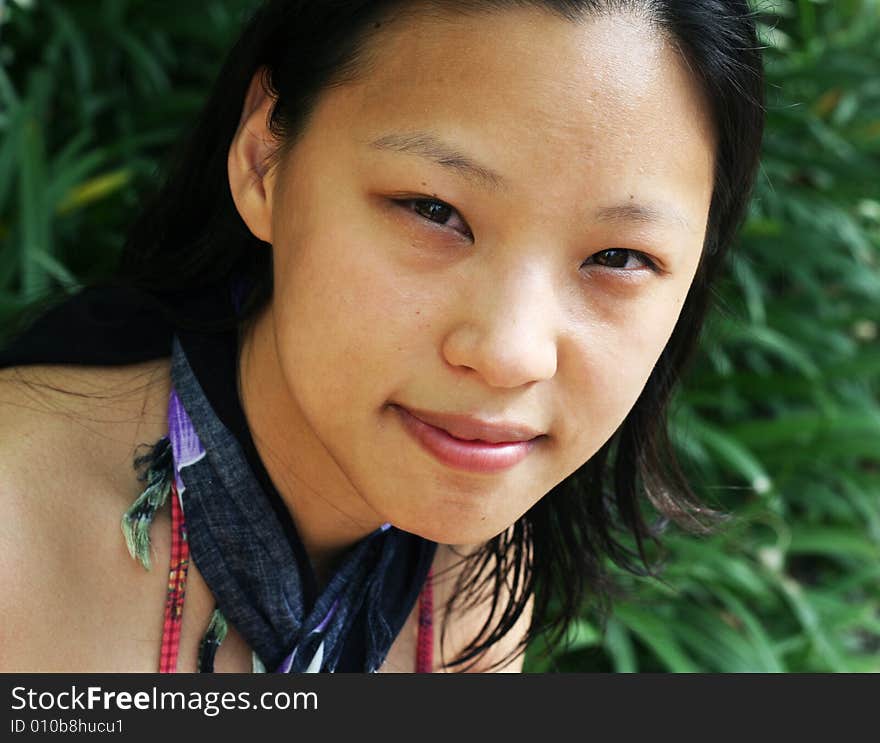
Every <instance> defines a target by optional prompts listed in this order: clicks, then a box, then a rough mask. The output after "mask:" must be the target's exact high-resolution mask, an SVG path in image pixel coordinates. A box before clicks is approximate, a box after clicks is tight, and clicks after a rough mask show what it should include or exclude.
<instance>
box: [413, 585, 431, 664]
mask: <svg viewBox="0 0 880 743" xmlns="http://www.w3.org/2000/svg"><path fill="white" fill-rule="evenodd" d="M433 671H434V587H433V575H432V571H430V570H429V571H428V577H427V578H426V579H425V585H424V587H423V588H422V592H421V594H419V639H418V641H417V643H416V673H433Z"/></svg>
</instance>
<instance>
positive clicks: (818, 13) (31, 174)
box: [0, 0, 880, 672]
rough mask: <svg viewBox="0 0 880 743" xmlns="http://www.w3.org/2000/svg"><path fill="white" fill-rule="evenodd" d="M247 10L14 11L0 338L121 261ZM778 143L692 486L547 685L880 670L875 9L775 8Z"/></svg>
mask: <svg viewBox="0 0 880 743" xmlns="http://www.w3.org/2000/svg"><path fill="white" fill-rule="evenodd" d="M254 4H255V3H254V0H203V1H202V2H192V3H180V2H175V3H170V2H165V1H158V0H66V1H64V0H29V1H28V2H25V0H7V2H6V3H5V5H4V3H3V2H2V0H0V8H2V10H0V12H2V14H3V15H2V22H0V342H2V340H3V338H4V337H5V336H7V335H8V334H9V333H10V332H11V330H12V328H13V319H14V318H16V317H17V316H18V315H19V313H20V312H21V311H22V310H23V309H25V308H27V307H33V306H34V302H35V301H37V300H39V299H40V298H41V297H43V296H45V295H46V293H47V292H50V291H52V290H55V289H58V288H59V287H61V288H63V289H65V290H68V291H75V290H76V289H77V288H78V287H79V286H81V285H83V284H86V283H88V282H90V281H93V280H95V279H97V278H99V277H101V276H104V275H106V274H107V273H108V272H109V271H110V270H111V269H112V267H113V265H114V262H115V259H116V256H117V255H118V250H119V248H120V246H121V242H122V239H123V234H124V231H125V229H126V225H127V224H128V222H129V220H130V219H131V218H132V216H133V214H134V212H135V211H136V210H137V208H138V205H139V202H140V201H141V199H142V198H143V195H144V194H145V193H147V192H148V190H149V189H150V188H151V187H152V186H153V185H154V184H155V182H156V170H157V167H158V165H159V163H160V162H161V160H162V158H163V157H165V156H167V152H168V148H169V147H170V145H171V144H172V143H173V141H174V140H175V138H176V137H177V136H178V134H179V133H180V132H181V131H182V128H183V127H184V126H185V125H186V124H187V123H188V122H189V121H191V120H192V117H193V115H194V113H195V112H196V110H197V109H198V107H199V105H200V103H201V101H202V100H203V98H204V95H205V92H206V89H207V86H208V84H209V82H210V81H211V79H212V76H213V75H214V74H215V73H216V71H217V69H218V67H219V64H220V62H221V60H222V58H223V55H224V54H225V52H226V50H227V49H228V47H229V46H230V44H231V42H232V40H233V39H234V37H235V35H236V32H237V30H238V28H239V27H240V24H241V21H242V18H243V17H244V15H246V13H247V11H248V10H249V9H251V8H253V6H254ZM756 7H758V8H759V10H761V12H762V14H763V15H762V34H763V39H764V42H765V43H766V45H767V49H766V62H767V71H768V88H767V95H768V112H767V113H768V131H767V136H766V140H765V148H764V156H763V166H762V171H761V175H760V179H759V182H758V186H757V190H756V194H755V198H754V200H753V203H752V207H751V213H750V216H749V219H748V222H747V224H746V226H745V228H744V230H743V232H742V235H741V238H740V240H739V243H738V245H737V247H736V249H735V251H734V255H733V258H732V260H731V263H730V270H729V272H728V276H727V278H726V279H725V281H724V282H722V284H721V285H720V286H719V288H718V309H717V311H716V312H715V314H714V315H713V317H712V319H711V321H710V323H709V326H708V328H707V331H706V333H705V336H704V342H703V348H702V352H701V354H700V355H699V358H698V359H697V361H696V363H695V365H694V366H693V369H692V371H691V373H690V374H689V376H688V378H687V379H686V382H685V385H684V386H683V388H682V390H681V392H680V394H679V395H678V396H677V398H676V401H675V404H674V406H673V435H674V440H675V442H676V446H677V449H678V451H679V453H680V456H681V458H682V461H683V463H684V465H685V468H686V470H687V471H688V473H689V475H690V476H691V479H692V482H693V485H694V487H695V489H696V491H697V492H698V493H699V494H701V495H702V496H703V498H704V499H705V500H706V501H707V502H708V503H709V504H710V505H714V506H718V507H721V508H723V509H725V510H727V511H728V512H729V513H731V514H732V517H733V518H732V519H731V521H730V523H729V524H728V525H727V526H726V527H724V528H723V529H721V530H720V531H718V532H717V533H715V534H714V535H712V536H708V537H696V536H693V535H687V536H684V535H680V534H678V533H676V532H674V531H670V532H669V533H668V535H667V537H666V540H665V543H666V547H667V550H666V554H665V560H666V569H665V571H664V572H663V579H662V580H656V579H639V578H634V577H632V576H628V575H619V579H620V582H621V585H622V586H623V587H624V589H625V590H626V593H625V595H624V596H623V598H621V599H620V600H618V601H617V602H616V603H615V608H614V611H613V615H612V617H611V619H610V621H609V623H608V625H607V629H606V631H605V632H604V633H602V632H600V631H599V629H598V626H597V624H596V622H595V618H594V617H593V616H592V614H591V613H590V611H589V610H587V609H585V611H584V614H583V619H582V620H581V621H580V622H579V623H578V624H577V625H576V626H575V627H574V628H573V631H572V632H571V633H570V636H569V637H568V638H567V643H566V646H565V647H555V648H551V649H549V651H548V649H547V648H544V647H542V646H541V645H542V643H537V644H536V645H535V646H533V647H532V648H531V649H530V652H529V654H528V657H527V662H526V668H527V670H532V671H545V670H561V671H571V670H580V671H606V670H607V671H612V670H613V671H673V672H687V671H706V672H739V671H757V672H762V671H766V672H778V671H788V672H792V671H799V672H800V671H880V342H878V324H880V262H878V258H880V1H878V0H834V2H825V1H819V0H798V1H797V2H793V1H791V0H783V1H781V2H771V1H767V2H759V3H756Z"/></svg>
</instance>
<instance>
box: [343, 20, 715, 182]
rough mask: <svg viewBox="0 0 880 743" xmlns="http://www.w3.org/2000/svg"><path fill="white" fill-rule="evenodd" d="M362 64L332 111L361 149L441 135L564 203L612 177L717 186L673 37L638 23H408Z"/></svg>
mask: <svg viewBox="0 0 880 743" xmlns="http://www.w3.org/2000/svg"><path fill="white" fill-rule="evenodd" d="M368 59H369V60H370V62H369V64H368V65H367V66H366V68H365V69H366V70H367V71H366V72H365V74H364V75H362V77H361V78H359V79H358V80H357V81H356V82H355V83H354V84H353V85H351V86H346V87H347V88H348V90H347V93H346V94H345V95H344V96H340V97H339V98H337V104H338V105H339V108H338V109H337V111H336V115H337V119H338V123H339V125H340V126H341V129H342V130H343V131H342V133H343V134H344V135H347V136H348V137H349V138H352V139H354V140H356V141H358V142H360V143H362V144H364V145H365V146H368V145H369V143H374V142H376V141H377V140H380V139H382V138H383V137H385V138H387V137H389V136H391V137H392V138H393V137H398V140H399V137H400V136H401V135H403V136H404V137H405V136H406V135H407V133H408V132H425V131H429V132H433V133H437V134H439V135H442V137H443V139H444V141H451V142H454V143H455V142H457V143H467V145H468V148H467V149H468V151H470V152H474V153H479V154H480V155H481V158H480V159H481V162H485V163H486V164H488V165H491V166H492V171H493V173H492V174H493V175H495V174H496V173H497V174H498V175H499V176H501V178H502V180H503V183H502V185H504V186H505V187H509V188H511V189H522V188H528V187H529V186H530V185H532V186H534V185H535V184H540V185H541V187H542V188H543V189H544V191H545V192H546V190H547V189H548V188H549V189H550V190H551V192H552V191H553V190H554V189H556V188H558V189H559V190H560V193H559V194H558V195H559V196H560V197H562V196H563V195H570V194H568V193H566V194H563V193H562V191H565V190H566V189H567V188H568V187H569V186H571V187H577V188H579V189H580V192H581V193H583V192H584V187H585V186H586V185H588V183H587V182H588V181H589V180H590V177H591V176H595V177H596V178H600V179H601V178H604V177H606V176H608V175H609V173H612V172H615V171H616V173H617V176H618V177H619V178H622V179H633V178H638V179H641V180H643V181H644V180H645V179H649V178H651V177H654V178H663V179H666V180H669V179H670V178H674V179H678V180H679V181H681V185H683V186H688V187H694V188H704V187H705V186H706V184H707V182H708V183H711V181H712V169H713V154H714V137H713V132H712V126H711V121H710V116H709V112H708V105H707V102H706V100H705V99H704V96H703V94H702V91H701V89H700V86H699V84H698V82H697V81H696V79H695V78H694V76H693V75H692V73H691V71H690V70H689V69H688V67H687V64H686V62H685V61H684V60H683V58H682V56H681V55H680V53H679V52H678V50H677V49H676V47H675V45H674V44H673V43H671V42H670V40H669V38H668V36H667V35H666V34H664V33H661V32H660V31H659V30H657V29H656V28H655V27H654V26H652V24H651V23H649V22H648V21H646V20H645V19H643V18H640V17H638V16H634V15H632V14H611V15H609V14H603V15H598V16H592V17H590V16H588V17H586V18H585V19H583V20H581V21H570V20H566V19H564V18H561V17H559V16H557V15H555V14H552V13H550V12H549V11H546V10H542V9H538V8H516V9H509V10H501V11H497V10H496V11H492V12H485V13H483V12H477V13H468V14H459V15H456V14H454V13H447V14H443V15H439V16H438V15H437V14H436V13H433V12H432V13H429V14H424V13H422V14H420V13H407V14H406V15H404V16H402V17H399V18H397V19H395V20H394V21H393V22H392V23H391V24H390V25H389V26H388V27H387V28H385V29H383V30H381V31H380V32H379V33H378V34H377V35H376V36H375V37H374V38H373V40H372V42H371V44H370V46H369V48H368ZM331 97H333V96H331ZM490 180H491V179H490ZM575 180H577V181H578V183H577V184H574V183H573V181H575ZM686 181H687V182H689V183H685V182H686ZM548 196H550V197H552V193H550V194H548Z"/></svg>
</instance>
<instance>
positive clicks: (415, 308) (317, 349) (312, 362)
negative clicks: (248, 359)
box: [274, 230, 427, 404]
mask: <svg viewBox="0 0 880 743" xmlns="http://www.w3.org/2000/svg"><path fill="white" fill-rule="evenodd" d="M277 246H278V243H276V247H277ZM288 253H289V258H288V260H286V261H285V262H284V263H283V265H280V266H279V267H278V269H277V270H276V284H275V300H274V304H275V313H276V314H275V324H276V328H277V333H278V336H279V347H280V348H279V352H280V354H281V355H282V358H283V365H284V367H285V368H286V369H287V370H289V373H290V375H291V376H292V375H297V374H298V373H299V375H301V376H302V377H303V378H307V379H309V380H311V381H310V382H308V385H309V386H310V387H311V388H312V392H311V394H313V395H318V396H320V397H321V398H324V399H327V398H332V399H335V400H337V401H339V403H341V404H345V403H353V402H354V401H356V400H358V399H360V400H361V401H363V400H364V399H373V398H374V397H377V396H380V395H385V394H387V392H388V388H389V385H391V384H393V383H394V381H395V380H396V379H397V378H398V377H399V375H400V369H401V368H402V367H403V366H405V359H406V357H407V356H408V351H409V350H411V349H412V346H413V344H414V343H415V341H416V339H418V338H421V337H423V336H424V335H425V333H424V327H425V325H426V320H425V315H426V314H427V313H423V311H422V309H421V307H422V306H423V304H420V302H419V301H418V298H417V297H416V296H414V293H413V292H411V291H407V290H406V288H405V287H403V286H402V285H401V281H400V279H399V277H398V273H397V272H396V271H395V270H394V269H393V267H392V266H391V265H390V264H389V263H388V262H386V261H383V260H382V257H381V250H377V249H376V246H375V245H372V244H371V243H370V241H369V238H364V237H363V236H356V237H355V236H352V235H350V234H346V233H342V232H340V231H338V230H337V231H335V232H325V233H324V234H322V235H321V238H320V239H318V238H315V237H312V238H309V236H303V237H302V238H301V239H300V240H299V241H298V244H297V245H296V246H290V247H289V249H288ZM392 308H393V311H392ZM289 381H293V380H289ZM297 384H298V385H299V386H300V387H302V385H303V382H301V381H299V382H297ZM365 395H366V397H364V396H365Z"/></svg>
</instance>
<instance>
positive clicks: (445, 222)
mask: <svg viewBox="0 0 880 743" xmlns="http://www.w3.org/2000/svg"><path fill="white" fill-rule="evenodd" d="M397 203H398V204H400V205H401V206H403V207H404V208H405V209H408V210H409V211H411V212H414V213H415V214H417V215H418V216H420V217H422V218H423V219H426V220H428V221H429V222H433V223H434V224H439V225H441V226H443V227H452V229H454V230H456V231H458V232H461V233H462V234H463V235H464V236H465V237H467V238H471V237H473V236H472V234H471V230H470V228H469V227H468V226H467V223H466V222H465V221H464V220H463V219H462V218H461V215H460V214H459V213H458V211H457V210H456V209H455V208H454V207H452V206H450V205H449V204H447V203H446V202H445V201H440V200H439V199H430V198H412V199H397Z"/></svg>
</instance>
